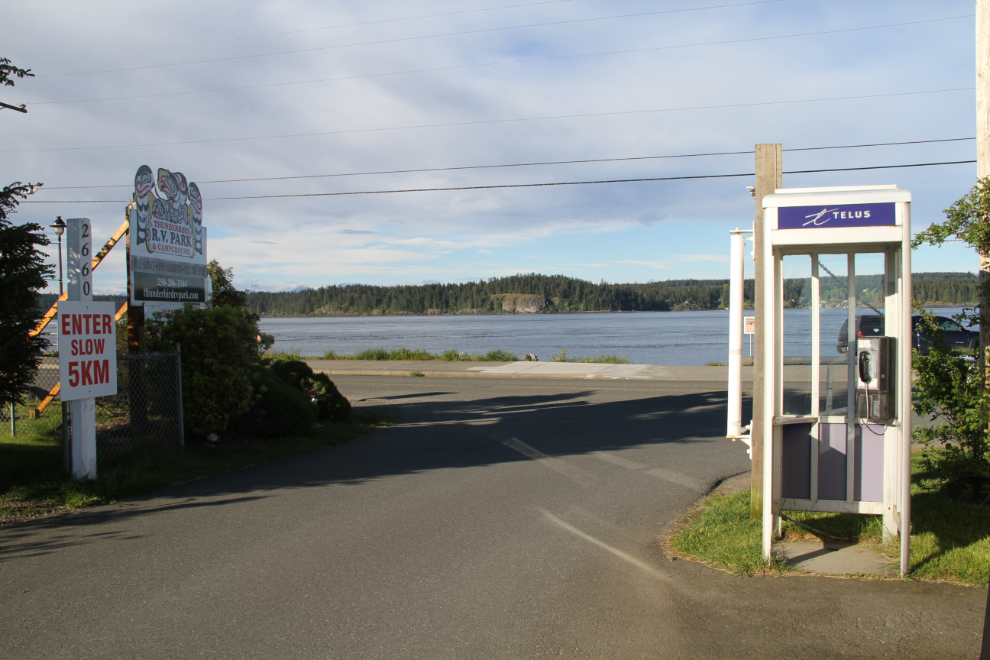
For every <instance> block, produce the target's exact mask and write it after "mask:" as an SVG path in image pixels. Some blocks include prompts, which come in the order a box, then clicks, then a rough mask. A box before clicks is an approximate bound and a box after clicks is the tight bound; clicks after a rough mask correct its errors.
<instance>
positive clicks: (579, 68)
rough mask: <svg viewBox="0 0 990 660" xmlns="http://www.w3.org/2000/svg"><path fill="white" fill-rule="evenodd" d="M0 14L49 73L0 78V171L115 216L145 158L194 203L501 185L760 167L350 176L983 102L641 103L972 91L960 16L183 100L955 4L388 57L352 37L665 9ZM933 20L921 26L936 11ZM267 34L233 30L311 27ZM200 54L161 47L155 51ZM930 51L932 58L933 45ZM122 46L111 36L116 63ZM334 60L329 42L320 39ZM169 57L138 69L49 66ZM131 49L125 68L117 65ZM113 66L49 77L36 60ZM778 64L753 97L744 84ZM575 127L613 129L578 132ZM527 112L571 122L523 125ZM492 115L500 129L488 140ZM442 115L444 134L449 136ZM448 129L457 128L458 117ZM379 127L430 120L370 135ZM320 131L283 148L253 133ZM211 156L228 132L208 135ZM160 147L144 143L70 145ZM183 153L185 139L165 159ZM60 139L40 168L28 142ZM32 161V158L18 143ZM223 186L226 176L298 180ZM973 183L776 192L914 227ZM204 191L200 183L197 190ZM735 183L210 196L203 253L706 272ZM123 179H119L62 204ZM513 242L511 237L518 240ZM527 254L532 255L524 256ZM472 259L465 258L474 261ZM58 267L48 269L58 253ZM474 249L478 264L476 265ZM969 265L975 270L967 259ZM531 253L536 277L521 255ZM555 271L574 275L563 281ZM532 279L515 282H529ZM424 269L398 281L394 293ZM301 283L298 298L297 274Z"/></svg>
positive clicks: (257, 275)
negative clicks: (11, 109)
mask: <svg viewBox="0 0 990 660" xmlns="http://www.w3.org/2000/svg"><path fill="white" fill-rule="evenodd" d="M54 7H55V4H54V3H52V2H50V1H45V0H39V1H38V2H32V3H13V4H11V5H10V6H9V7H7V8H5V20H6V21H8V22H9V24H11V25H17V26H18V29H17V30H9V31H8V33H7V34H5V44H4V45H5V50H6V51H7V53H10V54H13V55H14V62H15V64H20V65H23V66H29V67H31V68H32V69H33V70H34V71H35V73H36V74H38V76H39V77H37V78H33V79H26V80H18V81H17V86H16V87H14V88H4V91H3V93H2V96H3V100H4V101H5V102H9V103H21V102H26V103H28V109H29V112H28V114H26V115H20V114H19V113H9V114H11V115H14V116H10V117H8V116H4V118H3V120H4V126H9V127H10V129H8V130H7V131H6V132H5V133H3V134H2V135H0V152H2V160H3V171H4V172H5V176H6V177H7V179H8V180H9V181H14V180H21V181H43V182H45V183H46V186H45V188H44V189H42V191H41V192H39V193H38V194H37V195H36V196H35V198H34V199H35V200H45V199H48V200H52V199H62V200H94V199H95V200H101V199H102V200H123V199H126V198H127V197H128V196H129V189H128V186H129V185H130V184H131V183H132V181H133V176H134V172H135V171H136V169H137V167H138V166H139V165H141V164H145V163H146V164H149V165H151V166H152V167H155V168H157V167H167V168H169V169H172V170H178V171H182V172H183V173H185V174H186V175H187V176H188V177H189V179H190V180H192V181H197V182H202V183H201V187H202V189H203V191H204V194H205V195H206V196H207V197H232V196H256V195H286V194H310V193H329V192H358V191H386V190H397V189H420V188H454V187H471V186H498V185H512V184H530V183H559V182H567V181H600V180H612V179H637V178H650V177H664V176H682V175H704V174H727V173H745V172H751V171H752V168H753V163H752V157H751V156H749V155H741V156H718V157H706V158H683V159H653V160H630V161H616V162H608V163H584V164H580V163H575V164H570V165H554V166H547V165H540V166H527V167H507V168H488V169H460V170H450V171H444V172H436V171H435V172H415V173H404V174H362V175H360V176H330V175H338V174H351V173H368V172H383V171H396V170H422V169H429V168H452V167H463V166H475V165H500V164H522V163H537V162H546V161H565V160H583V159H588V158H624V157H638V156H659V155H676V154H697V153H710V152H725V151H741V150H746V149H751V148H752V145H753V144H754V143H757V142H767V141H779V142H782V143H783V144H784V146H785V148H788V147H807V146H827V145H842V144H858V143H867V142H869V143H873V142H884V141H901V140H914V139H933V138H936V139H937V138H942V137H957V136H959V135H968V134H970V133H971V132H972V117H973V107H974V101H973V93H972V92H971V91H963V92H951V93H943V94H927V95H926V94H922V95H913V96H894V97H887V98H873V99H862V100H855V101H838V102H832V101H829V102H817V103H797V104H778V105H760V106H751V107H734V108H733V107H726V108H722V109H717V108H714V107H712V108H711V109H707V110H682V111H668V112H639V111H642V110H660V109H665V108H666V109H671V108H684V107H699V106H720V105H732V104H741V103H742V104H745V103H750V104H753V103H773V102H776V101H781V100H801V99H815V98H828V97H835V96H855V95H876V94H892V93H902V92H912V91H920V90H926V89H945V88H950V87H971V86H972V43H971V34H972V19H965V20H952V21H944V22H940V23H928V24H919V25H915V26H905V27H898V28H888V29H883V30H867V31H862V32H856V33H836V34H831V35H821V36H806V37H802V38H800V39H781V40H770V41H763V42H751V43H742V44H726V45H722V46H705V47H696V48H678V49H670V50H655V51H651V52H642V53H630V54H625V55H608V56H598V57H582V58H571V59H559V60H553V61H544V62H532V63H525V64H507V65H498V66H486V67H476V68H461V69H450V70H447V71H435V72H428V73H416V74H408V75H388V76H378V77H362V78H356V79H353V80H349V81H337V82H321V83H312V84H303V85H286V86H282V87H267V88H259V89H253V90H240V91H229V92H216V93H207V94H184V92H187V91H194V90H206V89H218V88H228V87H240V86H249V85H259V84H260V85H265V84H270V83H282V82H292V81H301V80H312V79H317V78H330V77H346V76H368V75H374V74H381V73H387V72H395V71H403V70H413V69H431V68H439V67H456V66H463V65H474V64H479V63H486V62H494V61H502V60H515V59H524V58H531V57H554V56H560V55H574V54H581V53H593V52H603V51H609V50H625V49H637V48H659V47H663V46H678V45H684V44H691V43H702V42H712V41H723V40H731V39H738V38H739V36H738V35H740V34H745V35H751V36H753V37H762V36H774V35H781V34H791V33H805V32H816V31H825V30H841V29H846V28H852V27H862V26H868V25H875V24H881V23H889V22H890V21H889V16H890V15H892V14H894V13H896V15H897V16H898V21H902V22H908V21H917V20H926V19H930V18H933V17H939V16H954V15H961V14H967V13H970V12H971V9H972V8H971V3H965V2H963V1H962V0H947V1H946V2H942V3H939V4H938V7H937V11H936V10H935V9H933V7H934V5H932V4H931V3H926V2H921V1H920V0H907V1H906V2H897V3H895V2H894V0H878V1H877V2H873V3H860V2H853V1H852V0H837V1H836V2H832V3H803V4H802V3H798V4H794V3H775V4H769V5H747V6H740V7H730V8H722V9H708V10H702V11H691V12H683V13H677V14H661V15H656V16H652V17H650V16H643V17H638V18H628V19H614V20H600V21H587V22H583V23H569V24H561V25H556V26H545V27H537V28H527V29H522V30H496V31H489V32H475V33H473V34H471V35H464V36H450V37H440V38H429V39H417V40H410V41H391V42H388V43H380V44H378V45H365V46H356V47H337V46H341V45H346V44H352V43H361V42H370V41H378V42H383V41H387V40H394V39H406V38H409V37H417V36H422V35H430V34H441V33H448V32H459V31H461V32H462V31H469V30H487V29H492V28H501V27H505V26H512V25H523V24H530V23H540V22H554V21H566V20H572V19H583V18H594V17H603V16H608V15H614V14H616V13H635V12H647V11H652V10H656V5H655V4H653V3H647V2H643V0H631V2H629V3H628V4H623V5H622V8H621V12H619V11H618V10H617V9H616V5H615V3H609V2H605V1H604V0H583V1H582V2H580V3H577V2H575V3H559V4H553V5H534V6H529V7H518V8H514V9H505V10H499V11H492V12H480V13H473V14H460V15H453V16H445V17H436V18H430V19H421V20H403V21H396V22H392V23H375V24H373V25H363V26H356V25H355V24H359V23H368V22H370V21H380V20H381V19H382V18H391V17H407V16H409V15H410V13H415V14H420V13H421V14H424V15H425V14H440V13H444V12H450V11H453V10H454V9H457V8H455V7H452V6H451V5H449V4H447V3H440V2H437V1H436V0H426V2H425V4H421V5H417V9H416V10H415V11H411V10H410V9H409V5H408V3H401V2H398V1H397V0H370V1H369V2H364V3H345V2H340V1H339V0H329V1H322V2H316V1H315V0H286V1H285V2H280V3H274V2H264V1H262V2H258V3H254V4H252V5H248V6H245V5H244V4H243V3H235V2H232V1H231V0H220V1H218V2H211V3H201V2H200V3H193V2H190V1H189V0H176V2H174V3H172V4H171V5H169V11H168V12H164V13H163V12H161V11H160V10H159V9H158V8H157V7H156V6H154V5H147V4H144V5H142V4H140V3H131V4H124V5H121V4H120V3H111V2H108V1H107V0H94V1H93V2H90V3H86V4H85V6H83V5H80V4H72V3H70V4H64V3H61V4H59V5H58V10H57V11H55V10H54V9H53V8H54ZM933 11H936V13H935V14H933V13H932V12H933ZM331 25H352V27H346V28H340V29H334V30H319V31H303V32H297V33H295V34H290V35H282V36H269V37H264V38H259V39H234V38H235V37H240V36H244V35H252V34H270V33H273V32H280V31H290V30H307V29H309V28H313V27H322V26H331ZM194 42H210V43H200V44H198V45H189V46H182V47H176V48H154V47H155V46H163V45H165V46H167V45H171V44H181V43H194ZM918 43H925V44H926V45H927V47H926V48H924V49H919V48H917V47H916V44H918ZM108 44H112V45H108ZM331 46H332V47H331ZM313 48H322V50H305V52H296V53H288V54H283V55H277V56H267V57H251V58H249V59H231V60H228V61H224V62H213V63H210V64H184V65H180V66H169V67H165V68H149V69H142V70H136V71H129V72H118V73H105V74H87V75H74V76H65V77H41V76H47V75H49V74H58V73H72V72H80V71H96V70H105V69H116V68H123V67H133V66H155V65H159V64H169V63H177V62H184V61H196V60H204V59H216V58H231V57H240V56H253V55H256V54H259V53H266V52H275V51H299V50H304V49H313ZM128 49H135V50H133V52H126V53H106V51H119V50H128ZM82 53H106V54H99V55H90V56H85V57H71V58H63V59H35V60H30V61H29V60H28V59H27V58H28V57H39V58H40V57H49V56H59V55H77V54H82ZM770 69H772V70H773V71H774V77H773V80H772V84H768V85H754V82H753V81H754V79H753V72H754V71H761V70H770ZM158 92H169V93H172V92H175V93H179V94H177V95H174V96H167V97H159V98H134V99H130V100H120V101H109V102H95V103H72V104H44V102H47V101H62V100H69V99H87V98H89V99H92V98H102V97H115V96H135V97H139V96H143V95H147V94H154V93H158ZM590 113H626V114H612V115H607V116H606V115H602V116H597V117H578V116H577V115H587V114H590ZM533 117H559V118H558V119H541V120H533V121H515V120H519V119H526V118H533ZM479 122H488V123H479ZM437 124H450V125H448V126H443V127H438V126H436V125H437ZM453 124H460V125H456V126H455V125H453ZM394 127H421V128H406V129H402V130H381V129H391V128H394ZM315 133H323V134H324V135H319V136H317V135H309V136H305V137H285V138H273V139H242V138H250V137H257V136H273V135H300V134H315ZM204 140H225V141H222V142H216V141H214V142H204V143H197V142H198V141H204ZM157 143H169V144H167V145H163V146H146V147H140V148H102V149H75V148H76V147H86V146H102V147H108V146H114V145H133V144H157ZM178 143H186V144H178ZM51 148H57V149H69V150H61V151H39V149H51ZM12 149H20V150H22V151H10V150H12ZM971 154H972V144H971V143H955V144H943V145H926V146H916V147H896V148H895V147H890V148H884V149H858V150H835V151H815V152H785V154H784V165H785V170H792V169H816V168H829V167H855V166H868V165H878V164H899V163H900V164H902V163H910V162H926V161H931V160H963V159H968V158H970V157H971ZM310 175H324V176H321V178H295V179H286V178H283V179H281V180H273V181H254V182H240V183H233V182H229V183H221V182H219V181H220V180H226V179H239V178H270V177H300V176H310ZM974 178H975V168H973V167H970V166H954V167H945V168H928V169H926V170H924V171H921V170H909V169H905V170H897V171H889V170H886V171H885V170H878V171H862V172H852V173H835V174H821V175H785V185H788V186H807V185H839V184H854V183H890V182H895V183H898V184H899V185H902V186H903V187H906V188H909V189H911V190H912V191H913V192H914V195H915V200H916V201H915V208H914V209H913V212H912V216H913V217H914V218H915V221H916V223H917V224H918V227H917V228H921V227H922V226H925V225H927V223H929V222H931V221H932V220H934V219H938V218H940V217H941V213H940V211H941V209H944V208H947V207H948V206H949V205H951V203H952V202H953V201H955V199H957V198H958V197H959V196H961V195H962V194H963V193H964V192H965V191H966V190H967V189H968V187H969V186H970V185H971V183H966V182H967V181H968V182H972V180H973V179H974ZM210 181H213V182H215V183H208V182H210ZM749 183H750V181H749V180H747V178H733V179H710V180H696V181H683V182H653V183H649V182H645V183H625V184H606V185H573V186H571V185H568V186H546V187H535V188H505V189H487V190H459V191H450V192H417V193H408V194H375V195H353V196H334V197H285V198H275V199H255V200H246V199H245V200H207V202H206V204H205V209H204V211H205V224H206V225H207V226H208V227H209V228H210V232H211V233H210V245H209V252H210V256H211V258H212V257H215V258H218V259H219V260H220V261H221V263H223V264H224V265H232V266H234V267H235V269H236V272H237V273H238V277H239V278H240V277H241V274H243V276H244V279H245V281H247V279H249V278H250V279H252V281H254V282H255V283H257V285H258V286H271V287H277V286H278V287H281V286H289V285H291V286H298V285H302V284H309V285H319V284H322V283H325V282H326V281H330V280H331V279H333V280H336V281H359V280H360V281H368V282H380V283H391V282H398V281H418V279H429V278H432V277H458V278H463V279H471V278H476V277H481V276H490V275H491V274H493V273H495V272H515V270H514V269H513V266H514V265H515V264H517V263H518V259H519V258H518V257H515V256H513V254H512V253H513V252H515V251H516V250H508V251H505V252H504V253H503V252H501V251H500V252H498V253H497V254H496V253H493V252H492V250H495V249H497V248H506V247H512V248H516V249H517V250H525V251H526V253H529V254H532V253H534V252H537V253H538V254H541V255H546V257H545V258H544V259H537V260H532V261H537V262H541V264H539V265H542V264H543V263H545V264H549V266H547V268H558V267H559V268H567V269H573V270H568V271H567V272H566V273H565V274H568V275H573V276H577V277H584V278H586V279H595V280H597V279H599V278H600V277H602V276H603V273H602V270H603V269H606V270H608V269H611V270H609V272H608V274H607V276H608V277H616V278H628V279H629V280H636V279H638V280H640V281H643V280H645V279H646V276H647V275H648V274H649V273H650V272H651V271H653V270H656V269H665V270H667V271H668V272H669V274H670V275H671V276H680V275H685V276H691V277H721V276H723V275H724V272H723V271H724V269H723V268H722V267H721V265H722V264H724V263H725V261H726V255H727V252H728V245H727V241H726V240H725V237H726V231H727V230H728V229H731V228H732V227H733V226H736V225H739V226H748V225H749V224H750V223H751V222H752V220H753V217H754V209H753V203H752V199H751V198H750V197H749V196H748V194H747V193H746V192H745V186H746V185H748V184H749ZM90 185H120V186H123V187H120V188H85V189H71V190H53V188H56V187H66V186H90ZM60 213H61V214H62V215H63V216H64V217H78V216H87V217H90V218H92V219H93V223H94V227H95V229H96V231H97V234H98V236H109V235H110V234H111V233H112V232H113V231H114V230H115V229H116V227H117V226H118V225H119V224H120V221H121V220H122V204H121V203H120V202H116V203H112V204H93V205H89V204H87V205H65V206H62V205H58V206H55V205H42V204H35V205H23V206H21V207H20V210H19V211H18V214H17V215H16V216H14V218H15V219H16V220H20V221H36V222H39V223H40V224H43V225H48V224H50V223H51V221H52V220H53V219H54V216H55V215H57V214H60ZM523 246H524V247H523ZM535 248H538V250H537V249H535ZM465 250H467V251H469V253H470V254H468V253H465V252H463V251H465ZM51 252H52V253H54V251H53V250H52V251H51ZM116 252H117V251H115V253H114V254H112V255H111V257H110V259H109V260H108V261H107V263H106V264H104V265H103V266H101V269H100V271H98V272H97V274H96V284H97V287H98V290H100V288H101V287H102V288H105V289H106V290H110V289H117V288H120V284H121V280H122V278H123V272H124V262H123V256H122V254H121V255H118V254H116ZM479 252H480V253H481V254H489V255H491V258H490V259H487V260H486V261H485V262H484V263H482V262H480V261H477V260H476V259H475V258H472V257H476V253H479ZM967 259H969V260H970V261H966V260H967ZM526 261H531V260H526ZM970 262H971V263H972V264H975V263H976V262H975V258H973V257H972V255H969V254H968V253H965V254H964V253H963V252H958V251H956V248H954V247H950V248H945V249H943V250H941V251H936V250H933V249H932V250H926V249H922V250H919V252H918V253H917V255H916V257H915V260H914V263H915V264H916V266H917V265H918V264H923V266H921V267H922V268H926V269H930V270H952V269H957V268H960V267H964V265H965V266H966V267H968V265H969V263H970ZM553 264H564V265H563V266H554V265H553ZM537 265H538V264H529V263H528V264H526V268H527V269H532V268H534V267H536V266H537ZM410 278H414V279H410ZM295 283H298V284H295Z"/></svg>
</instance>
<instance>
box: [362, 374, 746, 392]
mask: <svg viewBox="0 0 990 660" xmlns="http://www.w3.org/2000/svg"><path fill="white" fill-rule="evenodd" d="M348 378H382V376H348ZM385 384H387V385H396V386H400V387H420V388H435V387H439V386H440V385H439V383H406V382H394V383H385ZM459 387H460V388H461V389H466V390H468V389H482V388H483V386H481V385H460V386H459ZM485 389H490V390H565V389H573V390H593V391H596V392H598V391H601V392H610V391H616V392H670V391H674V392H728V390H727V389H712V388H706V387H703V388H699V387H665V388H662V389H661V388H656V387H570V388H567V387H545V386H543V387H541V386H538V385H517V386H515V387H509V386H507V385H490V386H488V387H487V388H485ZM745 391H752V390H745Z"/></svg>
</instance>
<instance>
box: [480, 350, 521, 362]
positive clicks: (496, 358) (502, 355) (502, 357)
mask: <svg viewBox="0 0 990 660" xmlns="http://www.w3.org/2000/svg"><path fill="white" fill-rule="evenodd" d="M483 359H484V360H485V362H518V361H519V358H517V357H516V356H515V355H513V354H512V353H510V352H508V351H503V350H502V349H501V348H496V349H495V350H494V351H488V352H487V353H485V357H484V358H483Z"/></svg>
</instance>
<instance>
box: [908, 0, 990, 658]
mask: <svg viewBox="0 0 990 660" xmlns="http://www.w3.org/2000/svg"><path fill="white" fill-rule="evenodd" d="M987 176H990V0H976V178H977V181H982V180H983V179H984V178H985V177H987ZM983 220H984V222H990V219H988V218H984V219H983ZM988 281H990V255H987V254H980V279H979V283H980V289H979V291H980V355H981V356H982V357H983V364H990V360H988V359H987V350H988V349H990V304H988V303H990V300H988V299H987V296H986V295H985V294H984V289H983V287H984V286H986V284H987V282H988ZM902 533H903V532H902ZM982 646H983V649H982V652H981V653H980V660H990V592H988V593H987V609H986V613H985V614H984V620H983V645H982Z"/></svg>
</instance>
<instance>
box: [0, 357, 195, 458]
mask: <svg viewBox="0 0 990 660" xmlns="http://www.w3.org/2000/svg"><path fill="white" fill-rule="evenodd" d="M58 382H59V368H58V354H57V353H55V354H47V355H45V356H44V357H43V358H42V363H41V366H40V368H39V369H38V374H37V376H36V377H35V380H34V382H33V383H32V384H31V387H30V390H29V392H28V395H27V396H26V397H25V401H24V403H23V404H19V405H17V406H10V405H5V406H4V408H3V410H0V441H3V439H4V438H12V437H13V438H22V437H23V438H29V437H31V436H34V437H40V438H46V439H50V440H54V439H57V438H59V437H62V436H63V434H62V400H61V398H60V397H59V395H58V389H57V385H58ZM66 408H67V409H68V408H69V406H66ZM68 436H69V433H66V434H65V436H64V437H66V438H67V437H68ZM184 443H185V436H184V433H183V421H182V365H181V360H180V357H179V353H178V351H177V352H175V353H141V354H137V355H118V356H117V394H115V395H114V396H106V397H99V398H97V399H96V452H97V460H98V461H103V460H111V461H112V460H113V459H116V458H121V457H124V456H127V455H129V454H131V453H132V452H134V451H136V450H140V449H144V448H148V447H154V446H182V445H184Z"/></svg>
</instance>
